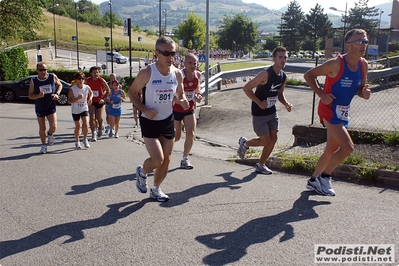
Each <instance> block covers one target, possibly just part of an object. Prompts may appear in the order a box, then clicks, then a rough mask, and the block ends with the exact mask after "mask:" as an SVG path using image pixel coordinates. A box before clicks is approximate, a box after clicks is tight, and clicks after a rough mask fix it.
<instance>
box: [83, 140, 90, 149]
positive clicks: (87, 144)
mask: <svg viewBox="0 0 399 266" xmlns="http://www.w3.org/2000/svg"><path fill="white" fill-rule="evenodd" d="M83 145H84V146H85V148H86V149H88V148H90V144H89V141H88V140H87V139H84V140H83Z"/></svg>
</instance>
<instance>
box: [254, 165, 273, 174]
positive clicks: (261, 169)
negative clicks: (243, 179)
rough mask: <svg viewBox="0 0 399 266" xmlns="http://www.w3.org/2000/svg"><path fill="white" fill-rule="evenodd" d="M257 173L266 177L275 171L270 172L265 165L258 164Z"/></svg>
mask: <svg viewBox="0 0 399 266" xmlns="http://www.w3.org/2000/svg"><path fill="white" fill-rule="evenodd" d="M255 171H256V172H258V173H261V174H265V175H271V174H273V171H272V170H270V169H269V168H268V167H267V166H266V165H265V164H263V163H256V166H255Z"/></svg>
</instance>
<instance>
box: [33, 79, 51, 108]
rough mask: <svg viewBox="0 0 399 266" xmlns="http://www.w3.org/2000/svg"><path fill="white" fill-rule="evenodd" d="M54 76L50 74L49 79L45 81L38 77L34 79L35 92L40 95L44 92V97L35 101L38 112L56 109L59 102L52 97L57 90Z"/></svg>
mask: <svg viewBox="0 0 399 266" xmlns="http://www.w3.org/2000/svg"><path fill="white" fill-rule="evenodd" d="M54 76H55V75H54V74H53V73H48V76H47V78H46V79H44V80H41V79H39V77H38V76H36V77H33V78H32V82H33V88H34V89H33V92H34V93H35V94H39V93H40V92H41V91H44V97H43V98H38V99H36V101H35V109H36V110H49V109H55V107H56V104H57V101H55V100H53V97H52V96H51V94H55V92H56V90H57V88H56V84H55V78H54Z"/></svg>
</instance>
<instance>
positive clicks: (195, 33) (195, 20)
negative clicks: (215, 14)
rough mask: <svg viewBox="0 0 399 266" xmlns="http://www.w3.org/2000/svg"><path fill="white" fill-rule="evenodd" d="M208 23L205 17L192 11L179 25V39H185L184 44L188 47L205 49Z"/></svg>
mask: <svg viewBox="0 0 399 266" xmlns="http://www.w3.org/2000/svg"><path fill="white" fill-rule="evenodd" d="M205 28H206V23H205V21H204V20H203V19H201V18H200V17H198V16H197V15H195V14H194V12H190V13H188V15H187V18H186V20H184V21H183V22H181V23H180V24H179V25H178V26H177V31H176V32H177V34H178V36H179V39H181V40H183V46H184V47H186V48H188V49H203V48H204V47H205Z"/></svg>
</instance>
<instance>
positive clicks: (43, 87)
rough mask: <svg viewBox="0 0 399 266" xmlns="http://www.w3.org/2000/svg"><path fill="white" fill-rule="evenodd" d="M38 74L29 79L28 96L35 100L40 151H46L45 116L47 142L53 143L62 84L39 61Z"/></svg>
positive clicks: (42, 152) (50, 144)
mask: <svg viewBox="0 0 399 266" xmlns="http://www.w3.org/2000/svg"><path fill="white" fill-rule="evenodd" d="M36 71H37V73H38V75H37V76H36V77H34V78H32V79H31V81H30V85H29V91H28V97H29V99H31V100H35V112H36V116H37V121H38V123H39V136H40V140H41V142H42V146H41V147H40V153H41V154H44V153H46V152H47V145H46V117H47V120H48V123H49V130H48V131H47V137H48V140H47V144H48V145H49V146H52V145H53V144H54V136H53V134H54V132H55V131H56V130H57V114H56V104H57V100H58V97H59V95H60V93H61V90H62V84H61V82H60V80H59V79H58V77H57V76H56V75H55V74H53V73H47V65H46V64H45V63H44V62H39V63H37V65H36Z"/></svg>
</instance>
